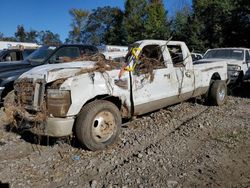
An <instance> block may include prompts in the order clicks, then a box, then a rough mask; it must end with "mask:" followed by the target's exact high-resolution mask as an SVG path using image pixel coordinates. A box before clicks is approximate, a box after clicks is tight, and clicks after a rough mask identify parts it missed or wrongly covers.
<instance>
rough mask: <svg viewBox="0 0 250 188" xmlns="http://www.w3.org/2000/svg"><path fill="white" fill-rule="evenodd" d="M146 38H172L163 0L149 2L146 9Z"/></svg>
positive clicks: (150, 0) (144, 34)
mask: <svg viewBox="0 0 250 188" xmlns="http://www.w3.org/2000/svg"><path fill="white" fill-rule="evenodd" d="M144 27H145V32H144V33H143V36H144V38H149V39H167V38H169V36H170V25H169V23H168V21H167V12H166V10H165V8H164V4H163V2H162V0H149V1H148V5H147V7H146V17H145V26H144Z"/></svg>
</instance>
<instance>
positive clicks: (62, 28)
mask: <svg viewBox="0 0 250 188" xmlns="http://www.w3.org/2000/svg"><path fill="white" fill-rule="evenodd" d="M163 1H164V5H165V8H166V9H167V10H168V13H169V15H170V16H173V15H174V13H175V11H176V10H179V9H181V7H183V6H184V5H185V4H191V0H163ZM124 2H125V1H124V0H1V1H0V32H2V33H3V34H4V36H14V33H15V32H16V28H17V25H23V26H24V28H25V29H26V30H27V31H29V30H30V29H34V30H37V31H41V30H50V31H52V32H54V33H58V34H59V35H60V37H61V40H62V41H64V40H65V38H67V36H68V32H69V31H70V22H71V17H70V15H69V13H68V12H69V10H70V9H71V8H82V9H87V10H93V9H95V8H97V7H103V6H112V7H119V8H121V9H122V10H123V9H124Z"/></svg>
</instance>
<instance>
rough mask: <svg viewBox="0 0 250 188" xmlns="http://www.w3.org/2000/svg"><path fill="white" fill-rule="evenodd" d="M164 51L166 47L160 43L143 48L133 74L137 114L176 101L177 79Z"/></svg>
mask: <svg viewBox="0 0 250 188" xmlns="http://www.w3.org/2000/svg"><path fill="white" fill-rule="evenodd" d="M164 52H165V51H164V47H162V46H159V45H147V46H144V47H143V49H142V52H141V55H140V58H139V60H138V61H137V63H136V65H135V68H134V71H133V75H132V76H133V77H132V80H133V83H132V85H133V100H134V106H135V114H143V113H147V112H150V111H152V110H156V109H160V108H163V107H165V106H167V105H170V104H174V103H175V102H176V101H175V99H176V98H175V97H174V96H176V95H177V90H178V85H177V84H176V82H177V80H175V78H176V77H175V73H174V72H173V67H172V64H171V63H170V64H169V63H168V62H167V61H166V59H168V60H169V58H167V57H166V56H167V54H166V53H164ZM168 55H169V54H168Z"/></svg>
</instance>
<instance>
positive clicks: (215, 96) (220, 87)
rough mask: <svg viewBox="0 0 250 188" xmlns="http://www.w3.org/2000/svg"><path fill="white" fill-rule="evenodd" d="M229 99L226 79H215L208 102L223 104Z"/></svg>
mask: <svg viewBox="0 0 250 188" xmlns="http://www.w3.org/2000/svg"><path fill="white" fill-rule="evenodd" d="M226 99H227V86H226V83H225V82H224V81H221V80H215V81H214V82H213V83H212V85H211V87H210V91H209V95H208V102H209V104H211V105H215V106H221V105H222V104H224V103H225V102H226Z"/></svg>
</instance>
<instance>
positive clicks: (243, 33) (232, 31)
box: [224, 0, 250, 48]
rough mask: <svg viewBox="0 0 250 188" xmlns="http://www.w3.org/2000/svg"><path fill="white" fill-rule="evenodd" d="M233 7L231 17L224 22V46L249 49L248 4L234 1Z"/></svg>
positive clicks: (244, 1) (249, 8)
mask: <svg viewBox="0 0 250 188" xmlns="http://www.w3.org/2000/svg"><path fill="white" fill-rule="evenodd" d="M233 6H234V9H233V10H232V14H231V17H230V18H229V19H228V20H226V22H225V27H224V34H225V45H226V46H236V47H240V46H241V47H242V46H244V47H249V48H250V43H249V41H250V35H249V33H250V16H249V15H250V3H249V1H248V0H235V1H234V3H233Z"/></svg>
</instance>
